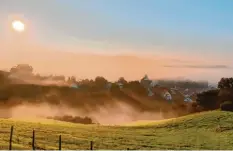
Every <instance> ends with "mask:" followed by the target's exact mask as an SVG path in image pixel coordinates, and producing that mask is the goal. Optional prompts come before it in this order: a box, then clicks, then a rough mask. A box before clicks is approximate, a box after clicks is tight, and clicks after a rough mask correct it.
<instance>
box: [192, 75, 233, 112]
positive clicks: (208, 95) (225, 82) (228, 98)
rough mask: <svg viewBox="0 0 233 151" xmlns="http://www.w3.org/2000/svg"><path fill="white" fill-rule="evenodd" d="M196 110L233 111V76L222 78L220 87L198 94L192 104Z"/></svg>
mask: <svg viewBox="0 0 233 151" xmlns="http://www.w3.org/2000/svg"><path fill="white" fill-rule="evenodd" d="M192 107H193V110H194V111H207V110H215V109H219V108H220V109H221V110H224V111H233V78H222V79H221V80H220V81H219V82H218V89H216V90H209V91H206V92H202V93H199V94H197V99H196V101H195V102H193V104H192Z"/></svg>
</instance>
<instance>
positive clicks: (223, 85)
mask: <svg viewBox="0 0 233 151" xmlns="http://www.w3.org/2000/svg"><path fill="white" fill-rule="evenodd" d="M218 88H220V89H227V88H233V78H221V80H220V81H219V82H218Z"/></svg>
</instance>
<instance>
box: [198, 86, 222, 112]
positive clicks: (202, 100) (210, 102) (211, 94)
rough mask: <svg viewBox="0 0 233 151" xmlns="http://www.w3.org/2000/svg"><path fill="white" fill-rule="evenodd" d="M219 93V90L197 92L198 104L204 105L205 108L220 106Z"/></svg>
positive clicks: (212, 108) (211, 108) (210, 108)
mask: <svg viewBox="0 0 233 151" xmlns="http://www.w3.org/2000/svg"><path fill="white" fill-rule="evenodd" d="M218 94H219V90H209V91H205V92H202V93H199V94H197V99H196V102H197V105H198V106H200V107H202V108H203V110H215V109H218V108H219V107H220V101H219V98H218ZM194 106H195V105H194Z"/></svg>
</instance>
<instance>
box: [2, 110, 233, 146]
mask: <svg viewBox="0 0 233 151" xmlns="http://www.w3.org/2000/svg"><path fill="white" fill-rule="evenodd" d="M113 118H114V117H113ZM12 125H13V126H14V134H13V149H31V142H32V139H31V137H32V130H33V129H35V135H36V146H38V147H40V148H43V149H58V137H59V135H60V134H61V135H62V149H89V147H90V141H94V149H127V148H129V149H216V150H218V149H228V150H231V149H233V113H230V112H221V111H213V112H205V113H199V114H193V115H189V116H185V117H181V118H177V119H169V120H164V121H160V122H149V121H139V122H136V123H131V124H127V125H122V126H98V125H78V124H71V123H65V122H57V121H52V120H44V121H40V122H37V121H19V120H18V121H17V120H11V119H8V120H5V119H1V120H0V149H8V144H9V135H10V127H11V126H12Z"/></svg>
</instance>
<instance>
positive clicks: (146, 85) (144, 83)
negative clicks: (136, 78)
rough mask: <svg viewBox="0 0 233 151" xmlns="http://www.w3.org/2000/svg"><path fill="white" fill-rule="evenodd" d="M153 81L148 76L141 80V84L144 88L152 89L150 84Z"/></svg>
mask: <svg viewBox="0 0 233 151" xmlns="http://www.w3.org/2000/svg"><path fill="white" fill-rule="evenodd" d="M151 82H152V81H151V80H150V79H149V78H148V76H147V75H145V76H144V77H143V78H142V79H141V82H140V83H141V84H142V86H143V87H144V88H149V87H150V84H151Z"/></svg>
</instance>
